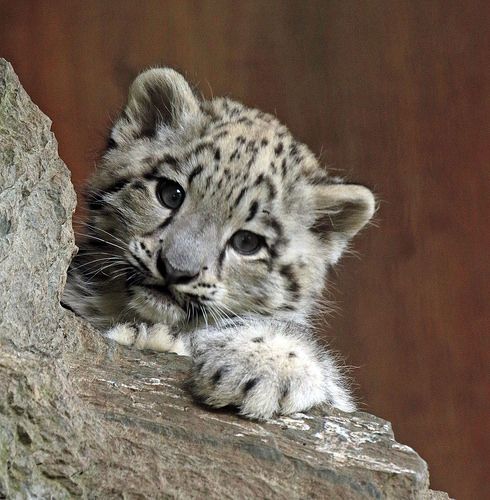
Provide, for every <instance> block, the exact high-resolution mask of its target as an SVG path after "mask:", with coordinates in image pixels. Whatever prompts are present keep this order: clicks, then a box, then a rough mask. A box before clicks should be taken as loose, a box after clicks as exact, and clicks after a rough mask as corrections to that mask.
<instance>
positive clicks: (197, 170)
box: [189, 165, 203, 186]
mask: <svg viewBox="0 0 490 500" xmlns="http://www.w3.org/2000/svg"><path fill="white" fill-rule="evenodd" d="M202 169H203V167H202V165H198V166H197V167H196V168H195V169H194V170H193V171H192V172H191V174H190V175H189V186H190V185H191V184H192V181H193V180H194V179H195V178H196V177H197V176H198V175H199V174H200V173H201V172H202Z"/></svg>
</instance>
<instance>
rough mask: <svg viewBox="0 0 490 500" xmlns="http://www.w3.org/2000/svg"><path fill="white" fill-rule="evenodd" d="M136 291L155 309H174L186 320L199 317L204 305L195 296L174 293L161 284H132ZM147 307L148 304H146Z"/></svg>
mask: <svg viewBox="0 0 490 500" xmlns="http://www.w3.org/2000/svg"><path fill="white" fill-rule="evenodd" d="M133 286H134V287H135V288H136V289H139V290H140V292H143V294H144V295H145V296H147V297H148V299H150V300H149V302H151V303H153V304H155V303H156V304H155V305H156V309H157V310H158V309H160V307H161V306H163V307H166V308H168V307H170V308H172V309H174V308H176V309H178V310H179V311H180V312H181V313H183V314H185V316H186V317H187V319H188V320H190V319H192V318H196V319H197V317H198V316H201V314H202V310H203V308H204V307H205V305H204V304H203V303H202V302H201V301H200V300H199V299H198V297H197V296H194V295H192V294H191V295H189V294H187V293H183V292H180V291H179V292H176V291H174V290H172V289H171V287H170V286H168V285H165V284H162V283H144V282H139V283H137V284H133ZM146 306H148V304H146Z"/></svg>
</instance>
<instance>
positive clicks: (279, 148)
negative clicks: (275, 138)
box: [274, 142, 284, 156]
mask: <svg viewBox="0 0 490 500" xmlns="http://www.w3.org/2000/svg"><path fill="white" fill-rule="evenodd" d="M283 150H284V145H283V143H282V142H280V143H279V144H278V145H277V146H276V147H275V148H274V153H275V154H276V156H279V155H280V154H281V153H282V152H283Z"/></svg>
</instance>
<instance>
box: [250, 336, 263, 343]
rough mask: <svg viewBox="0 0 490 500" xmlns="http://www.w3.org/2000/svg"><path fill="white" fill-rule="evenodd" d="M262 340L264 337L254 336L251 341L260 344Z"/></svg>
mask: <svg viewBox="0 0 490 500" xmlns="http://www.w3.org/2000/svg"><path fill="white" fill-rule="evenodd" d="M263 341H264V337H255V338H254V339H252V342H255V343H256V344H260V343H261V342H263Z"/></svg>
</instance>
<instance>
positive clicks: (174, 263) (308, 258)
mask: <svg viewBox="0 0 490 500" xmlns="http://www.w3.org/2000/svg"><path fill="white" fill-rule="evenodd" d="M88 200H89V205H90V222H91V227H92V230H91V231H92V236H94V237H95V241H99V243H100V241H101V240H106V241H108V240H109V241H110V242H112V246H110V247H108V249H109V250H110V251H111V252H114V253H116V254H118V255H117V257H118V258H120V259H121V258H122V259H124V262H126V263H127V268H128V269H126V270H127V274H124V275H120V276H118V277H117V279H114V280H112V279H111V277H110V274H111V272H112V271H111V270H110V269H109V271H105V272H104V273H101V275H99V278H102V280H106V281H107V282H108V283H109V282H111V286H117V287H119V288H120V289H125V290H126V292H127V301H128V307H129V308H130V309H131V310H132V311H134V312H135V314H136V315H137V316H139V317H140V318H142V319H143V320H146V321H151V322H162V321H165V322H169V321H170V322H182V321H184V322H185V319H186V318H189V315H190V313H192V312H194V313H199V314H204V315H206V316H208V318H209V320H211V319H212V318H219V317H226V316H236V315H238V316H240V315H247V314H262V315H273V316H274V317H281V316H283V317H288V318H294V319H296V320H299V319H301V318H303V317H305V315H306V314H308V312H309V311H310V310H311V309H312V306H313V305H314V303H315V300H316V299H317V298H318V297H319V294H320V292H321V289H322V286H323V280H324V277H325V273H326V270H327V268H328V266H329V265H332V264H334V263H335V262H336V261H337V260H338V259H339V257H340V255H341V253H342V251H343V250H344V249H345V247H346V245H347V243H348V241H349V240H350V238H352V237H353V236H354V235H355V234H356V233H357V232H358V231H359V230H360V229H361V228H362V227H363V226H364V225H365V224H366V223H367V222H368V220H369V219H370V218H371V216H372V215H373V212H374V209H375V202H374V198H373V195H372V194H371V192H370V191H369V190H368V189H367V188H365V187H363V186H360V185H355V184H346V183H343V182H342V181H341V180H339V179H338V178H334V177H330V176H329V175H328V174H327V173H326V172H325V171H324V170H323V169H322V168H320V166H319V165H318V162H317V160H316V159H315V157H314V156H313V154H312V153H311V152H310V150H309V149H308V148H307V147H306V146H305V145H304V144H301V143H299V142H298V141H296V140H295V139H294V138H293V137H292V136H291V134H290V133H289V131H288V130H287V128H286V127H285V126H283V125H281V124H280V123H279V122H278V121H277V120H276V119H275V118H274V117H273V116H271V115H269V114H266V113H262V112H260V111H257V110H255V109H250V108H246V107H245V106H243V105H242V104H239V103H237V102H234V101H232V100H229V99H223V98H217V99H213V100H211V101H207V100H202V99H200V98H199V97H197V96H196V95H195V94H194V93H193V92H192V90H191V88H190V87H189V85H188V83H187V82H186V81H185V79H184V78H183V77H182V76H181V75H180V74H178V73H176V72H175V71H173V70H171V69H168V68H165V69H151V70H149V71H146V72H144V73H142V74H141V75H140V76H139V77H138V78H137V79H136V80H135V81H134V83H133V84H132V86H131V88H130V91H129V97H128V102H127V104H126V107H125V109H124V111H123V112H122V115H121V116H120V118H119V119H118V120H117V122H116V123H115V125H114V128H113V130H112V132H111V136H110V139H109V144H108V150H107V152H106V153H105V154H104V156H103V158H102V161H101V162H100V164H99V167H98V169H97V172H96V174H95V176H94V178H93V179H92V181H91V183H90V186H89V192H88ZM97 238H98V240H97ZM102 244H103V243H102ZM115 273H118V269H117V267H116V269H115V270H114V274H115ZM104 274H106V275H107V274H109V277H105V278H104V276H103V275H104ZM115 283H118V284H117V285H115Z"/></svg>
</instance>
